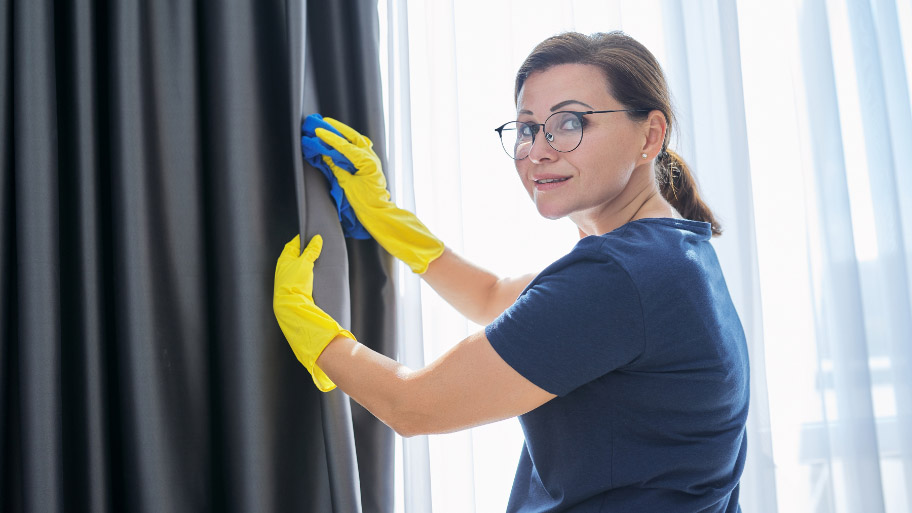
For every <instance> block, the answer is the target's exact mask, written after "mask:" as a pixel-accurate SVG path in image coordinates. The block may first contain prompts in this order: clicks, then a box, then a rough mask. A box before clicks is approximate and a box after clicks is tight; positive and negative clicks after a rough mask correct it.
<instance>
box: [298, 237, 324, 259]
mask: <svg viewBox="0 0 912 513" xmlns="http://www.w3.org/2000/svg"><path fill="white" fill-rule="evenodd" d="M322 252H323V237H321V236H320V234H319V233H318V234H316V235H314V236H313V237H312V238H311V239H310V242H309V243H308V244H307V247H306V248H304V253H302V255H303V256H304V258H306V259H307V260H309V261H311V262H314V261H316V259H317V258H319V257H320V253H322Z"/></svg>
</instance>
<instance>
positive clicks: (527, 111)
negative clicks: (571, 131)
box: [519, 100, 594, 114]
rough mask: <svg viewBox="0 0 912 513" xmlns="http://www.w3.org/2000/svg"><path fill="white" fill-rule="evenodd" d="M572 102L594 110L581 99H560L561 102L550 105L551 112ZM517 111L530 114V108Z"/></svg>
mask: <svg viewBox="0 0 912 513" xmlns="http://www.w3.org/2000/svg"><path fill="white" fill-rule="evenodd" d="M572 103H578V104H580V105H582V106H584V107H586V108H588V109H589V110H594V108H593V107H592V106H591V105H589V104H588V103H584V102H581V101H579V100H564V101H562V102H560V103H558V104H556V105H554V106H553V107H551V112H555V111H557V109H560V108H562V107H566V106H567V105H570V104H572ZM519 113H520V114H532V111H531V110H525V109H524V110H521V111H519Z"/></svg>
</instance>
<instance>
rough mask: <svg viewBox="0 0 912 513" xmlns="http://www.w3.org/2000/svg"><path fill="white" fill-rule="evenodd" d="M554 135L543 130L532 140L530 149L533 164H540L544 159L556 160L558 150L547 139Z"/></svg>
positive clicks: (530, 158)
mask: <svg viewBox="0 0 912 513" xmlns="http://www.w3.org/2000/svg"><path fill="white" fill-rule="evenodd" d="M552 137H553V136H552V135H551V134H549V133H547V132H545V131H544V130H542V131H541V132H540V133H539V136H538V137H536V138H535V140H533V141H532V147H531V148H530V149H529V160H530V161H532V163H533V164H539V163H541V162H542V161H543V160H554V158H555V157H556V154H557V150H555V149H554V148H552V147H551V145H550V144H548V141H547V139H549V138H552Z"/></svg>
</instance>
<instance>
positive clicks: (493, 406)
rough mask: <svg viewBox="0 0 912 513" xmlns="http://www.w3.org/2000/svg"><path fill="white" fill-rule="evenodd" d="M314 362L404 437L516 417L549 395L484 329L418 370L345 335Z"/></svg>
mask: <svg viewBox="0 0 912 513" xmlns="http://www.w3.org/2000/svg"><path fill="white" fill-rule="evenodd" d="M317 365H318V366H319V367H320V368H321V369H322V370H323V372H325V373H326V375H327V376H329V378H330V379H332V381H333V382H334V383H335V384H336V385H337V386H338V387H339V389H341V390H342V391H344V392H345V393H347V394H348V395H349V396H350V397H351V398H352V399H354V400H355V401H357V402H358V403H359V404H360V405H362V406H364V407H365V408H367V410H368V411H370V412H371V413H373V414H374V415H375V416H376V417H377V418H378V419H380V420H381V421H383V422H384V423H385V424H386V425H388V426H390V427H391V428H393V429H394V430H395V431H396V432H397V433H399V434H400V435H402V436H413V435H418V434H432V433H449V432H453V431H457V430H460V429H467V428H471V427H474V426H479V425H481V424H487V423H489V422H494V421H498V420H502V419H506V418H510V417H515V416H517V415H522V414H523V413H526V412H528V411H530V410H532V409H534V408H537V407H538V406H540V405H542V404H544V403H545V402H547V401H549V400H551V399H552V398H554V395H552V394H550V393H548V392H546V391H544V390H542V389H541V388H539V387H537V386H536V385H534V384H532V383H531V382H530V381H528V380H527V379H526V378H524V377H523V376H522V375H520V374H519V373H518V372H516V371H515V370H513V368H512V367H510V366H509V365H507V363H506V362H504V360H503V359H502V358H501V357H500V356H499V355H498V354H497V352H496V351H495V350H494V349H493V347H492V346H491V344H490V342H488V339H487V338H486V337H485V335H484V332H483V331H480V332H478V333H475V334H473V335H470V336H469V337H468V338H466V339H465V340H463V341H461V342H460V343H458V344H456V345H455V346H453V347H452V348H451V349H450V350H449V351H447V352H446V353H445V354H444V355H443V356H441V357H440V358H438V359H437V360H435V361H434V362H432V363H431V364H430V365H428V366H427V367H425V368H423V369H419V370H414V371H413V370H411V369H409V368H408V367H405V366H403V365H400V364H399V363H397V362H395V361H393V360H391V359H389V358H387V357H385V356H383V355H381V354H379V353H376V352H374V351H372V350H370V349H369V348H367V347H365V346H363V345H361V344H359V343H358V342H355V341H354V340H351V339H349V338H346V337H343V336H339V337H336V338H335V339H334V340H333V342H331V343H330V344H329V345H328V346H327V347H326V349H324V350H323V353H322V354H321V355H320V357H319V358H318V359H317Z"/></svg>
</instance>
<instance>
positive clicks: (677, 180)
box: [514, 31, 722, 235]
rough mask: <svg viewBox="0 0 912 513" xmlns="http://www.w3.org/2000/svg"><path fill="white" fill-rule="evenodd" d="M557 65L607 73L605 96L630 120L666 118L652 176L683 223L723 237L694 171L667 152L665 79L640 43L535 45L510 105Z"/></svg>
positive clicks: (615, 36) (595, 37)
mask: <svg viewBox="0 0 912 513" xmlns="http://www.w3.org/2000/svg"><path fill="white" fill-rule="evenodd" d="M560 64H589V65H592V66H596V67H598V68H600V69H601V70H602V71H603V72H604V73H605V79H606V80H607V82H608V88H609V92H611V94H612V96H614V97H615V98H616V99H617V100H618V101H619V102H620V103H621V104H622V105H624V108H627V109H637V110H639V111H641V112H628V113H627V115H628V116H630V117H631V118H632V119H645V118H646V116H647V115H648V113H649V112H650V111H653V110H658V111H661V112H662V114H664V115H665V121H666V123H667V129H666V131H665V140H664V141H663V142H662V152H661V153H660V154H659V156H658V158H656V162H655V175H656V180H657V181H658V184H659V190H660V191H661V193H662V196H663V197H664V198H665V200H667V201H668V202H669V203H670V204H671V206H673V207H674V208H675V209H676V210H677V211H678V212H679V213H680V214H681V215H682V216H684V217H685V218H686V219H694V220H697V221H706V222H708V223H710V224H711V225H712V232H713V235H721V234H722V227H721V226H720V225H719V222H718V221H716V218H715V216H713V213H712V211H711V210H710V209H709V207H708V206H707V205H706V203H704V202H703V200H702V199H701V198H700V193H699V190H698V188H697V182H696V180H695V179H694V175H693V171H691V170H690V167H688V166H687V163H685V162H684V159H682V158H681V157H680V156H679V155H678V154H677V153H675V152H674V151H672V150H670V149H669V148H668V141H669V139H670V137H671V131H672V129H673V127H676V125H675V124H674V119H675V116H674V110H673V109H672V106H671V96H670V95H669V93H668V85H667V83H666V81H665V74H664V73H663V72H662V67H661V66H659V62H658V61H657V60H656V58H655V57H654V56H653V55H652V53H651V52H650V51H649V50H648V49H646V47H645V46H643V45H642V44H641V43H640V42H639V41H637V40H635V39H633V38H632V37H630V36H628V35H627V34H624V33H623V32H619V31H615V32H607V33H603V32H599V33H596V34H592V35H588V36H587V35H585V34H580V33H578V32H565V33H563V34H558V35H556V36H552V37H550V38H548V39H545V40H544V41H542V42H541V43H539V44H538V46H536V47H535V48H534V49H533V50H532V53H530V54H529V56H528V57H526V60H525V61H524V62H523V63H522V66H520V68H519V71H518V72H516V89H515V91H514V101H516V100H518V99H519V92H520V90H521V89H522V87H523V84H524V83H525V81H526V79H527V78H528V77H529V75H531V74H532V73H534V72H536V71H544V70H546V69H548V68H551V67H552V66H557V65H560Z"/></svg>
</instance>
